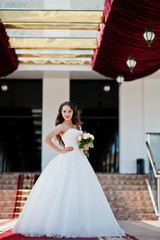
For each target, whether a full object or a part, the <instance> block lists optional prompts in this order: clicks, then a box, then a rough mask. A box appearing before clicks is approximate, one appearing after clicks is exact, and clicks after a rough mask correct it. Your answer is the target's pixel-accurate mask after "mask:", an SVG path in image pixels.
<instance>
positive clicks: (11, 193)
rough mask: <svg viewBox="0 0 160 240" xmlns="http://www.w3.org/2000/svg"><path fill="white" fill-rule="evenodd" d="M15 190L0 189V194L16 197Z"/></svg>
mask: <svg viewBox="0 0 160 240" xmlns="http://www.w3.org/2000/svg"><path fill="white" fill-rule="evenodd" d="M16 193H17V190H15V189H12V190H11V189H0V196H11V197H13V196H15V197H16Z"/></svg>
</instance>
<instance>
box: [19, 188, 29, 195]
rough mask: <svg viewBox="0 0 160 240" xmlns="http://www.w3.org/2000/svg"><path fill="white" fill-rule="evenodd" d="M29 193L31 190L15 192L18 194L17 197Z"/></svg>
mask: <svg viewBox="0 0 160 240" xmlns="http://www.w3.org/2000/svg"><path fill="white" fill-rule="evenodd" d="M30 192H31V190H28V189H19V190H18V191H17V194H18V196H19V195H25V196H26V195H29V194H30Z"/></svg>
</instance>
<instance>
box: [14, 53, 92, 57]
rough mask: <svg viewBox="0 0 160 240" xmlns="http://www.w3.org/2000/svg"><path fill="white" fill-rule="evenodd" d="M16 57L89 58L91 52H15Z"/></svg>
mask: <svg viewBox="0 0 160 240" xmlns="http://www.w3.org/2000/svg"><path fill="white" fill-rule="evenodd" d="M17 56H18V57H41V58H91V57H92V55H91V54H24V53H21V54H17Z"/></svg>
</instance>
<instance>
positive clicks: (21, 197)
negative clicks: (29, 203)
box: [17, 195, 28, 201]
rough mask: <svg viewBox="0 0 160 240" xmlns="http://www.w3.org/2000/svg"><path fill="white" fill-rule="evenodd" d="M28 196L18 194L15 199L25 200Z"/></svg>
mask: <svg viewBox="0 0 160 240" xmlns="http://www.w3.org/2000/svg"><path fill="white" fill-rule="evenodd" d="M27 198H28V195H18V196H17V201H26V200H27Z"/></svg>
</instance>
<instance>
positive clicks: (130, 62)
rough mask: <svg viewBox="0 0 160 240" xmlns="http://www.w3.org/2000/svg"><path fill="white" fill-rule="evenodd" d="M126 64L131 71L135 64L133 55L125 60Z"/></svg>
mask: <svg viewBox="0 0 160 240" xmlns="http://www.w3.org/2000/svg"><path fill="white" fill-rule="evenodd" d="M126 63H127V66H128V67H129V69H130V72H131V73H132V72H133V68H134V67H135V66H136V60H135V59H134V57H133V56H129V58H128V60H127V61H126Z"/></svg>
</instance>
